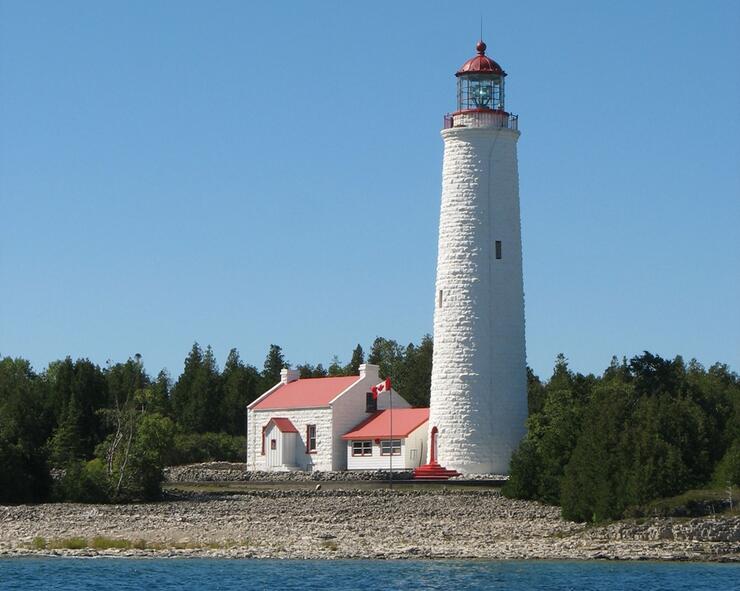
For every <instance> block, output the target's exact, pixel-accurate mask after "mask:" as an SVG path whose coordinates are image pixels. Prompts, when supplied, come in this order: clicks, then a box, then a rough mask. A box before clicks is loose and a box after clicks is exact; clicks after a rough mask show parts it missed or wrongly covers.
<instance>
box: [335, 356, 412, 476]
mask: <svg viewBox="0 0 740 591" xmlns="http://www.w3.org/2000/svg"><path fill="white" fill-rule="evenodd" d="M368 367H369V368H374V369H373V370H372V371H369V372H368V373H367V375H363V374H361V375H360V380H359V381H358V382H356V383H355V384H353V385H352V387H351V388H350V389H349V390H348V391H346V392H344V393H343V394H342V395H341V396H340V397H338V398H337V399H335V400H334V401H333V402H332V407H333V408H334V422H333V425H332V432H333V435H332V436H333V441H334V461H333V465H334V468H333V469H334V470H346V469H347V468H348V466H347V445H346V442H345V441H344V440H343V439H342V435H344V434H345V433H347V432H348V431H350V430H352V428H354V427H356V426H357V425H358V424H359V423H361V422H362V421H364V420H365V419H366V418H368V417H369V416H370V415H369V414H368V413H367V412H365V410H366V395H367V393H368V392H369V391H370V388H372V387H373V386H374V385H375V384H377V383H378V382H380V378H379V377H378V374H377V371H378V369H377V366H370V365H368ZM389 396H393V408H409V407H410V406H411V405H410V404H409V403H408V402H406V400H404V399H403V398H401V397H400V396H399V395H398V393H397V392H396V391H394V390H391V392H390V394H388V393H382V392H381V393H380V394H379V395H378V410H382V409H384V408H388V406H389V402H390V401H389Z"/></svg>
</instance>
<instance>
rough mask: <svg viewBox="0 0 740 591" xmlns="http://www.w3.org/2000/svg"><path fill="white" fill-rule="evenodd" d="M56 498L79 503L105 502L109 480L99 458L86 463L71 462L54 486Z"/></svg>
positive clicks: (109, 494) (108, 498) (108, 489)
mask: <svg viewBox="0 0 740 591" xmlns="http://www.w3.org/2000/svg"><path fill="white" fill-rule="evenodd" d="M55 496H56V498H57V499H59V500H62V501H76V502H79V503H107V502H109V501H110V497H111V487H110V480H109V478H108V473H107V471H106V468H105V464H103V462H102V461H101V460H100V459H94V460H91V461H89V462H87V463H83V462H72V463H70V464H68V465H67V467H66V469H65V472H64V476H63V477H62V479H61V481H60V482H59V483H58V484H57V486H56V494H55Z"/></svg>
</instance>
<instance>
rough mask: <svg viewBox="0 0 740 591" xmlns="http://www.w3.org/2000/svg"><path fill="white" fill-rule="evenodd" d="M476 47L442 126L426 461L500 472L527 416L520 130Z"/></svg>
mask: <svg viewBox="0 0 740 591" xmlns="http://www.w3.org/2000/svg"><path fill="white" fill-rule="evenodd" d="M477 50H478V55H476V56H475V57H473V58H471V59H470V60H468V61H467V62H465V63H464V64H463V66H462V67H461V68H460V70H459V71H458V72H457V73H456V74H455V75H456V76H457V110H456V111H455V112H454V113H452V114H450V115H447V116H446V117H445V120H444V130H443V131H442V138H443V139H444V146H445V149H444V166H443V172H442V205H441V213H440V221H439V252H438V258H437V284H436V293H435V309H434V310H435V311H434V358H433V366H432V392H431V403H430V407H431V409H430V416H429V429H430V433H431V441H430V447H429V460H430V464H434V463H435V462H437V463H439V464H440V465H441V466H443V467H445V468H447V469H449V470H457V471H459V472H461V473H463V474H487V473H495V474H506V473H508V471H509V461H510V459H511V454H512V452H513V451H514V449H515V448H516V446H517V445H518V444H519V441H520V439H521V438H522V436H523V435H524V432H525V420H526V418H527V374H526V358H525V348H524V291H523V285H522V242H521V223H520V216H519V175H518V170H517V148H516V146H517V140H518V139H519V130H518V120H517V116H516V115H511V114H510V113H509V112H507V111H506V107H505V104H504V78H505V76H506V73H505V72H504V71H503V70H502V69H501V66H499V65H498V64H497V63H496V62H495V61H493V60H492V59H491V58H489V57H488V56H486V54H485V52H486V44H485V43H483V41H480V42H479V43H478V45H477Z"/></svg>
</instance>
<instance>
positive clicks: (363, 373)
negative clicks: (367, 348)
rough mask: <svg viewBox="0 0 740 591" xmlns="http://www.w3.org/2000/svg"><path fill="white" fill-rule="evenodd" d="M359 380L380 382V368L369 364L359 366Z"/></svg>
mask: <svg viewBox="0 0 740 591" xmlns="http://www.w3.org/2000/svg"><path fill="white" fill-rule="evenodd" d="M360 378H361V379H362V378H370V379H371V380H372V381H373V382H379V381H380V366H379V365H373V364H371V363H363V364H362V365H361V366H360Z"/></svg>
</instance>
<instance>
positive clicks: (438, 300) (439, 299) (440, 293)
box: [437, 289, 442, 308]
mask: <svg viewBox="0 0 740 591" xmlns="http://www.w3.org/2000/svg"><path fill="white" fill-rule="evenodd" d="M441 307H442V290H441V289H440V290H439V293H438V294H437V308H441Z"/></svg>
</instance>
